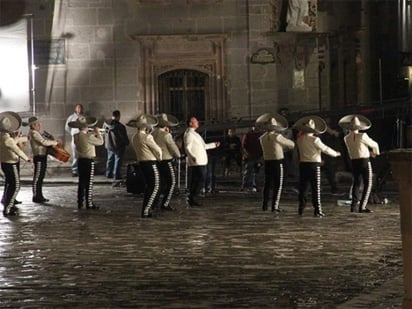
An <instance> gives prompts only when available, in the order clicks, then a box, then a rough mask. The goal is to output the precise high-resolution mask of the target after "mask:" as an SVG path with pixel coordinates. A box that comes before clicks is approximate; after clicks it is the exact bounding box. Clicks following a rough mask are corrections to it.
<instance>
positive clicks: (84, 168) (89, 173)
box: [68, 116, 103, 209]
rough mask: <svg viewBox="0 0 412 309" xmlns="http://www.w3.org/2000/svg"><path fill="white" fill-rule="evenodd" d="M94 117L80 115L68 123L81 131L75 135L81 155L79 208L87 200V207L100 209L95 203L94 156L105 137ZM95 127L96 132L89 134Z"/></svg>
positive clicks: (78, 190)
mask: <svg viewBox="0 0 412 309" xmlns="http://www.w3.org/2000/svg"><path fill="white" fill-rule="evenodd" d="M96 123H97V120H96V118H94V117H85V116H79V118H77V119H76V120H75V121H71V122H69V123H68V126H69V127H70V128H76V129H79V130H80V132H79V133H76V134H75V135H74V136H73V139H74V144H75V145H76V149H77V152H78V157H79V165H78V171H79V185H78V188H77V208H79V209H81V208H82V207H83V203H84V201H86V209H98V207H97V206H96V205H95V204H94V203H93V178H94V158H95V157H96V147H95V146H100V145H103V137H102V135H101V134H100V130H101V129H99V128H98V127H94V126H95V125H96ZM89 127H94V133H93V134H88V128H89Z"/></svg>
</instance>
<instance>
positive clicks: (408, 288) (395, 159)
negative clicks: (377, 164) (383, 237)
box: [389, 148, 412, 309]
mask: <svg viewBox="0 0 412 309" xmlns="http://www.w3.org/2000/svg"><path fill="white" fill-rule="evenodd" d="M389 158H390V162H391V168H392V174H393V177H394V179H395V180H396V182H397V183H398V186H399V194H400V213H401V234H402V256H403V282H404V292H405V294H404V298H403V303H402V308H403V309H407V308H408V309H410V308H412V148H408V149H396V150H393V151H390V152H389Z"/></svg>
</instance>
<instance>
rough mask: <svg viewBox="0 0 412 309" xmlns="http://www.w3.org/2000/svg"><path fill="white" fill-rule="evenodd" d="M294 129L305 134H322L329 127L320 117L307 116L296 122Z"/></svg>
mask: <svg viewBox="0 0 412 309" xmlns="http://www.w3.org/2000/svg"><path fill="white" fill-rule="evenodd" d="M293 128H294V129H296V130H299V131H303V132H305V133H315V134H322V133H324V132H325V131H326V129H327V125H326V122H325V120H323V119H322V118H321V117H319V116H315V115H312V116H305V117H302V118H300V119H299V120H298V121H296V122H295V124H294V125H293Z"/></svg>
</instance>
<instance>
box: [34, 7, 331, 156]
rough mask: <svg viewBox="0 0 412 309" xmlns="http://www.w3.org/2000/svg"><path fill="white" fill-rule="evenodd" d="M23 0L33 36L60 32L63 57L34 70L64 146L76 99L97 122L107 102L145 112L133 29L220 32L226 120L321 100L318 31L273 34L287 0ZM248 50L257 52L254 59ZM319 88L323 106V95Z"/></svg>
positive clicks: (45, 115)
mask: <svg viewBox="0 0 412 309" xmlns="http://www.w3.org/2000/svg"><path fill="white" fill-rule="evenodd" d="M26 1H27V3H28V5H27V8H26V10H27V11H28V12H30V13H33V14H34V16H35V18H34V25H35V26H34V31H35V39H44V38H50V37H51V38H53V39H57V38H63V39H65V43H66V48H65V53H66V57H65V60H66V62H65V64H60V65H49V66H39V68H38V69H37V71H36V101H35V104H36V114H37V116H39V117H40V118H41V119H43V120H44V127H45V129H46V130H47V131H50V132H52V133H54V134H55V136H56V137H58V138H61V139H63V140H66V148H69V143H68V141H69V138H67V137H66V135H65V132H64V121H65V119H66V117H67V116H68V115H69V114H71V113H72V111H73V108H74V105H75V104H76V103H82V104H84V106H85V109H86V113H87V114H90V115H93V116H96V117H97V118H99V119H100V123H102V121H103V120H104V119H106V118H109V117H110V114H111V111H112V110H114V109H119V110H120V111H121V113H122V120H123V122H127V121H128V120H129V119H131V118H133V117H135V116H137V115H138V114H139V113H142V112H143V111H144V109H145V108H144V104H146V103H145V101H144V100H141V96H142V94H141V93H138V90H137V89H140V88H139V86H141V85H139V83H144V82H145V81H144V80H143V81H140V80H139V79H138V76H137V75H138V74H137V72H138V68H141V67H142V66H143V65H144V63H142V59H141V58H140V57H139V55H140V52H141V48H142V47H141V45H139V43H138V42H136V40H133V39H132V38H131V37H132V36H134V35H151V36H156V35H194V34H197V35H202V34H221V35H222V34H224V35H225V36H226V41H225V47H224V71H225V80H224V81H223V83H224V95H225V97H226V102H227V103H225V104H227V105H226V109H227V111H226V114H225V115H226V116H227V117H228V118H233V117H238V118H239V117H246V118H254V117H257V116H258V115H260V114H261V113H264V112H268V111H271V112H275V111H277V110H278V109H279V108H280V107H285V106H287V107H289V108H290V109H293V110H294V109H296V110H301V111H303V110H316V109H317V108H318V107H319V80H318V62H319V61H318V60H319V59H318V52H317V50H318V45H317V44H318V41H317V38H318V37H317V35H316V34H304V33H302V34H296V33H285V32H278V30H279V29H280V27H281V26H280V25H281V21H280V20H281V19H282V18H284V17H282V14H283V13H282V12H284V11H285V10H284V9H285V8H284V5H285V1H282V0H249V1H238V0H220V1H219V0H211V1H206V0H201V1H196V0H191V1H187V0H164V1H161V0H159V1H144V0H143V1H142V0H141V1H138V0H60V1H59V0H55V1H54V4H55V5H54V7H53V1H51V0H50V1H36V0H26ZM52 16H54V17H55V18H54V20H53V19H52ZM176 44H177V45H178V44H179V42H176ZM254 55H256V57H257V58H256V59H260V60H258V61H257V62H253V61H252V57H254ZM262 56H263V57H268V58H265V59H266V60H263V62H262V61H261V60H262V59H263V58H262ZM270 58H272V60H273V61H267V59H269V60H270ZM322 95H323V96H324V98H323V99H322V100H323V101H325V102H326V103H325V104H329V103H328V101H329V98H328V93H326V94H325V92H324V93H322ZM142 104H143V105H142ZM133 131H134V130H133V129H131V130H130V131H129V133H130V135H132V134H133ZM100 148H102V147H100ZM129 155H131V156H133V153H132V152H130V153H129ZM99 156H104V149H102V150H99Z"/></svg>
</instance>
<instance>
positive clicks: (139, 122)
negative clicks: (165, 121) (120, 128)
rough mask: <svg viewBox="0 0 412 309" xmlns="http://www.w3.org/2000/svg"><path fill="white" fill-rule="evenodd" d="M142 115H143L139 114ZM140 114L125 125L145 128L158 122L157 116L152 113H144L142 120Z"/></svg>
mask: <svg viewBox="0 0 412 309" xmlns="http://www.w3.org/2000/svg"><path fill="white" fill-rule="evenodd" d="M141 116H143V115H141ZM141 116H139V117H137V118H136V119H132V120H129V121H128V122H127V123H126V125H127V126H128V127H132V128H147V127H154V126H156V125H157V124H158V121H157V118H156V117H155V116H152V115H144V116H145V117H144V121H143V119H142V118H141Z"/></svg>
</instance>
